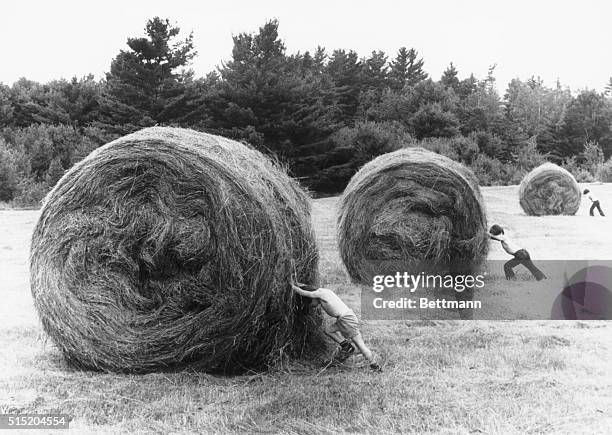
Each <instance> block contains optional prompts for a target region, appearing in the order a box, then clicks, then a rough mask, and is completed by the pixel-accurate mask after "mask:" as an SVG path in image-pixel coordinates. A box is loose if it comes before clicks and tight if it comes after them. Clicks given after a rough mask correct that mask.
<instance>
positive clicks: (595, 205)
mask: <svg viewBox="0 0 612 435" xmlns="http://www.w3.org/2000/svg"><path fill="white" fill-rule="evenodd" d="M584 194H585V195H588V198H589V199H590V200H591V209H590V210H589V214H590V215H591V216H595V213H594V211H595V209H597V211H598V212H599V214H600V215H601V216H605V214H604V212H603V210H602V209H601V205H600V204H599V199H597V197H596V196H595V195H593V192H591V191H590V190H589V189H584Z"/></svg>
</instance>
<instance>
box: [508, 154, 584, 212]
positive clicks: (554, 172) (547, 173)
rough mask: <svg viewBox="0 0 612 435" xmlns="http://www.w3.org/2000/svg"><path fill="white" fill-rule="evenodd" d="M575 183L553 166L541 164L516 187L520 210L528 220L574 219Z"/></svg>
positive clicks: (577, 199) (577, 203) (577, 192)
mask: <svg viewBox="0 0 612 435" xmlns="http://www.w3.org/2000/svg"><path fill="white" fill-rule="evenodd" d="M580 199H581V195H580V187H579V186H578V183H577V182H576V179H575V178H574V177H573V176H572V174H570V173H569V172H568V171H566V170H565V169H563V168H561V167H559V166H557V165H555V164H554V163H544V164H543V165H540V166H538V167H537V168H535V169H534V170H532V171H531V172H530V173H528V174H527V175H526V176H525V177H524V178H523V180H522V181H521V185H520V186H519V200H520V203H521V207H522V208H523V210H524V211H525V213H527V214H528V215H531V216H544V215H560V214H566V215H574V214H576V212H577V211H578V208H579V207H580Z"/></svg>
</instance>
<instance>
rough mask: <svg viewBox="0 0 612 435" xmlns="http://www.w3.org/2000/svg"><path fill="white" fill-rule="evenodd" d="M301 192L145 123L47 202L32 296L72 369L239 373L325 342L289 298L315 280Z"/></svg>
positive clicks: (250, 155)
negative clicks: (299, 285) (293, 284)
mask: <svg viewBox="0 0 612 435" xmlns="http://www.w3.org/2000/svg"><path fill="white" fill-rule="evenodd" d="M317 267H318V252H317V248H316V244H315V239H314V235H313V230H312V227H311V222H310V206H309V198H308V196H307V195H306V194H305V193H304V192H303V191H302V190H301V189H300V188H299V186H298V185H297V184H296V183H295V182H294V181H293V180H292V179H291V178H289V177H288V176H287V175H286V173H285V172H284V171H283V170H282V169H280V168H279V167H278V166H277V165H275V164H273V163H272V162H270V161H269V160H267V159H266V158H265V157H264V156H263V155H262V154H261V153H259V152H257V151H255V150H253V149H250V148H248V147H247V146H245V145H242V144H240V143H237V142H234V141H231V140H228V139H224V138H222V137H219V136H213V135H210V134H204V133H198V132H195V131H191V130H183V129H175V128H161V127H154V128H148V129H145V130H141V131H139V132H137V133H134V134H131V135H128V136H125V137H123V138H120V139H118V140H116V141H114V142H111V143H109V144H107V145H105V146H103V147H101V148H99V149H97V150H96V151H94V152H93V153H91V154H90V155H89V156H88V157H87V158H86V159H84V160H83V161H82V162H80V163H78V164H77V165H76V166H75V167H73V168H72V169H71V170H70V171H69V172H68V173H67V174H66V175H64V177H63V178H62V179H61V180H60V181H59V182H58V183H57V185H56V186H55V188H54V189H53V190H52V191H51V192H50V193H49V195H48V196H47V198H46V200H45V203H44V205H43V208H42V212H41V214H40V218H39V220H38V223H37V225H36V228H35V230H34V234H33V237H32V248H31V265H30V273H31V289H32V294H33V296H34V303H35V306H36V308H37V310H38V313H39V316H40V319H41V321H42V325H43V327H44V329H45V331H46V332H47V333H48V334H49V336H50V337H51V338H52V340H53V341H54V342H55V344H56V345H57V346H58V347H59V349H60V350H61V351H62V352H63V354H64V355H65V357H66V358H67V360H68V361H69V362H70V363H72V364H73V365H75V366H77V367H80V368H91V369H101V370H109V371H121V372H146V371H154V370H163V369H177V368H185V367H189V368H194V369H199V370H204V371H213V372H225V373H230V372H240V371H243V370H247V369H255V368H261V367H263V366H264V365H265V364H270V363H272V362H274V360H275V358H277V357H279V356H280V355H292V354H293V355H295V354H299V353H300V352H303V351H305V350H312V349H315V348H316V346H319V345H321V344H322V342H323V341H322V340H321V334H320V323H321V318H320V316H319V313H318V312H312V311H311V312H309V308H308V307H307V306H306V304H304V303H302V301H301V299H300V298H299V297H296V296H295V295H294V293H293V292H292V290H291V288H290V285H289V281H290V278H291V275H292V274H293V273H295V274H296V275H297V278H298V279H299V280H300V281H302V282H305V283H311V284H315V283H316V281H317V279H318V275H317Z"/></svg>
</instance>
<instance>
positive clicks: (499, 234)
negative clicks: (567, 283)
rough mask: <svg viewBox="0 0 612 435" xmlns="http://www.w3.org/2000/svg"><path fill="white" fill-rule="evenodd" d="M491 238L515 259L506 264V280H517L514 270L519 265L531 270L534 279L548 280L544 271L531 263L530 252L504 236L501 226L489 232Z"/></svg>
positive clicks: (493, 227) (494, 226) (496, 226)
mask: <svg viewBox="0 0 612 435" xmlns="http://www.w3.org/2000/svg"><path fill="white" fill-rule="evenodd" d="M489 237H490V238H492V239H493V240H497V241H498V242H501V244H502V248H504V250H505V251H506V252H507V253H508V254H510V255H512V256H513V257H514V258H513V259H512V260H509V261H508V262H506V264H504V273H505V274H506V279H515V278H516V276H515V275H514V268H515V267H516V266H518V265H519V264H522V265H523V266H525V267H526V268H527V269H529V271H530V272H531V274H532V275H533V277H534V278H535V279H537V280H538V281H541V280H543V279H546V275H544V273H542V271H541V270H540V269H538V268H537V267H536V265H535V264H533V262H532V261H531V257H530V256H529V252H527V250H526V249H523V248H520V247H519V246H517V245H515V244H514V243H513V242H512V241H511V240H510V239H508V237H507V236H506V235H504V229H503V228H502V227H500V226H499V225H493V226H492V227H491V229H490V230H489Z"/></svg>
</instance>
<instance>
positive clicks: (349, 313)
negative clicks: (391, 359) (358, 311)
mask: <svg viewBox="0 0 612 435" xmlns="http://www.w3.org/2000/svg"><path fill="white" fill-rule="evenodd" d="M291 288H293V291H295V292H296V293H297V294H299V295H300V296H304V297H306V298H311V299H313V300H314V301H316V302H317V303H319V304H320V305H321V308H323V311H325V312H326V313H327V314H328V315H329V316H330V317H334V318H335V319H336V321H335V322H334V323H333V324H332V325H331V327H329V328H325V334H326V335H327V336H328V337H330V338H331V339H332V340H334V341H335V342H336V343H338V344H339V345H340V352H339V354H338V357H337V358H336V359H337V360H338V361H340V362H342V361H344V360H346V359H347V358H348V357H349V356H350V355H351V354H352V353H353V352H355V347H354V346H353V344H352V343H351V341H352V342H353V343H354V344H355V345H356V346H357V348H358V349H359V351H360V352H361V354H362V355H363V356H364V357H365V358H366V359H367V360H368V362H369V363H370V368H371V369H372V370H374V371H377V372H380V371H382V368H381V367H380V365H379V364H378V363H377V362H376V360H375V357H374V354H373V353H372V351H371V350H370V349H369V348H368V347H367V346H366V344H365V343H364V341H363V337H362V336H361V333H360V332H359V321H358V320H357V316H356V315H355V313H354V312H353V310H351V309H350V308H349V307H348V306H347V305H346V304H345V303H344V302H342V299H340V298H339V297H338V295H337V294H336V293H334V292H333V291H332V290H330V289H327V288H316V287H313V286H309V285H305V284H300V283H298V285H294V284H291ZM338 334H340V335H338Z"/></svg>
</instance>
